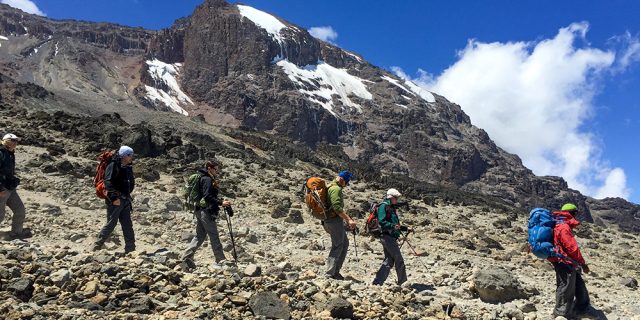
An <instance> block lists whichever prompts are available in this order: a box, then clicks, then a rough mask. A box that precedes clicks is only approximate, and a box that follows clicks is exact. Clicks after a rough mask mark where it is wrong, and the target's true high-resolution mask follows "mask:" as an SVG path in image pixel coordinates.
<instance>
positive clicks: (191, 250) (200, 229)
mask: <svg viewBox="0 0 640 320" xmlns="http://www.w3.org/2000/svg"><path fill="white" fill-rule="evenodd" d="M194 214H195V216H196V236H195V237H193V239H191V243H189V246H188V247H187V250H185V251H184V253H183V254H182V260H187V259H189V260H193V256H194V255H195V254H196V250H198V248H200V246H201V245H202V243H203V242H204V240H205V239H206V238H207V235H208V236H209V243H210V244H211V250H212V251H213V257H214V258H215V259H216V262H220V261H222V260H224V259H225V256H224V250H223V249H222V243H221V242H220V236H219V234H218V226H217V225H216V218H217V216H216V215H213V214H210V213H208V212H207V211H206V210H197V211H196V212H195V213H194Z"/></svg>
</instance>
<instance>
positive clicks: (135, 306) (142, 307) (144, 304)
mask: <svg viewBox="0 0 640 320" xmlns="http://www.w3.org/2000/svg"><path fill="white" fill-rule="evenodd" d="M153 307H154V304H153V301H151V299H150V298H149V297H142V298H139V299H134V300H129V308H128V309H129V312H133V313H144V314H149V313H151V310H152V309H153Z"/></svg>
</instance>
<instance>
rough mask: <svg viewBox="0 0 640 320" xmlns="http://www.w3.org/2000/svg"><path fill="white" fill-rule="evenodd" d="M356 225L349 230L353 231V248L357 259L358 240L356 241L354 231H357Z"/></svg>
mask: <svg viewBox="0 0 640 320" xmlns="http://www.w3.org/2000/svg"><path fill="white" fill-rule="evenodd" d="M358 231H359V230H358V227H355V228H354V229H353V230H352V231H351V232H353V249H354V250H355V252H356V260H357V259H358V242H357V241H356V233H358Z"/></svg>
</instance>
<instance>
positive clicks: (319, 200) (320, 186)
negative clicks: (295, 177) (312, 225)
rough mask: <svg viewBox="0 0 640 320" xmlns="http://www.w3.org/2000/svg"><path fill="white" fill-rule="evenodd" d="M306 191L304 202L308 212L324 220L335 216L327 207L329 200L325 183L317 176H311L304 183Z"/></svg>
mask: <svg viewBox="0 0 640 320" xmlns="http://www.w3.org/2000/svg"><path fill="white" fill-rule="evenodd" d="M304 189H305V191H306V195H305V198H304V200H305V202H306V203H307V208H309V213H311V215H312V216H314V217H315V218H316V219H321V220H326V219H329V218H333V217H335V216H336V214H335V213H333V212H332V211H331V210H330V209H329V201H328V195H327V193H328V192H327V183H326V182H325V181H324V180H323V179H322V178H319V177H311V178H309V179H307V181H305V183H304Z"/></svg>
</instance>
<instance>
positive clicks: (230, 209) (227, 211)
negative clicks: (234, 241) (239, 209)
mask: <svg viewBox="0 0 640 320" xmlns="http://www.w3.org/2000/svg"><path fill="white" fill-rule="evenodd" d="M224 212H226V213H227V216H229V218H231V217H233V209H232V208H231V206H228V207H225V208H224Z"/></svg>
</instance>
